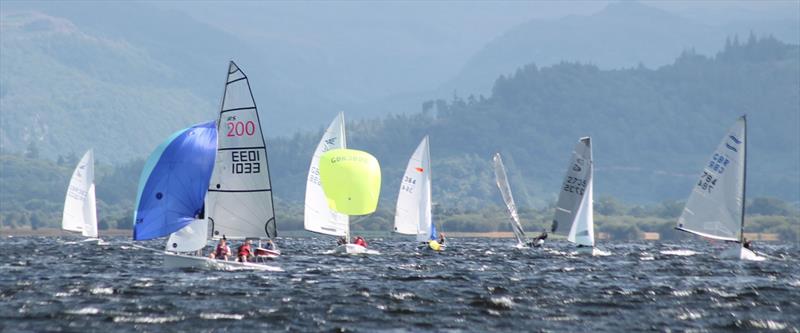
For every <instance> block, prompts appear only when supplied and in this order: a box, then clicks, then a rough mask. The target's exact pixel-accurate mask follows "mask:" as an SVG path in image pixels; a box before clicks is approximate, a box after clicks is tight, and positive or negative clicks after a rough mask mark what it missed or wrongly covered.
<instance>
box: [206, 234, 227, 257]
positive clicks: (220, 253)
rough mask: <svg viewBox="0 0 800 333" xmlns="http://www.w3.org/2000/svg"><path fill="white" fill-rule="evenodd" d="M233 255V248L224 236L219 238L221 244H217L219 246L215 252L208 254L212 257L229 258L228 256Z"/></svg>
mask: <svg viewBox="0 0 800 333" xmlns="http://www.w3.org/2000/svg"><path fill="white" fill-rule="evenodd" d="M230 255H231V248H230V247H229V246H228V240H227V239H225V237H224V236H223V237H222V239H220V240H219V244H217V248H216V249H215V250H214V252H211V254H209V255H208V257H209V258H211V259H222V260H228V257H229V256H230Z"/></svg>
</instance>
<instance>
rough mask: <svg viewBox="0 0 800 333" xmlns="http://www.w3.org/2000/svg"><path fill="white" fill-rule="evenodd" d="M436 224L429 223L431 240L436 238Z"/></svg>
mask: <svg viewBox="0 0 800 333" xmlns="http://www.w3.org/2000/svg"><path fill="white" fill-rule="evenodd" d="M436 239H437V237H436V224H434V223H431V240H436Z"/></svg>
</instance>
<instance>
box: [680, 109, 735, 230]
mask: <svg viewBox="0 0 800 333" xmlns="http://www.w3.org/2000/svg"><path fill="white" fill-rule="evenodd" d="M746 133H747V129H746V119H745V117H744V116H742V117H741V118H739V120H737V121H736V124H734V125H733V127H731V129H730V130H729V131H728V134H726V135H725V137H723V138H722V142H720V144H719V146H717V149H716V150H715V151H714V153H713V154H712V155H711V158H710V159H709V161H708V163H706V164H705V167H704V168H703V173H702V174H701V175H700V179H699V180H698V181H697V182H696V183H695V186H694V188H693V189H692V194H691V195H689V200H688V201H687V202H686V207H684V209H683V213H682V214H681V216H680V218H678V225H677V227H676V228H677V229H678V230H682V231H686V232H690V233H693V234H696V235H700V236H703V237H707V238H712V239H719V240H726V241H735V242H740V241H741V237H742V228H743V225H744V192H745V191H744V186H745V164H746V158H745V157H746V151H745V150H746V141H745V140H747V138H746Z"/></svg>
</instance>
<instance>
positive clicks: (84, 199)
mask: <svg viewBox="0 0 800 333" xmlns="http://www.w3.org/2000/svg"><path fill="white" fill-rule="evenodd" d="M94 192H95V189H94V153H93V152H92V150H91V149H90V150H89V151H87V152H86V153H85V154H83V157H82V158H81V160H80V162H78V166H77V167H75V171H73V172H72V178H70V181H69V188H68V189H67V195H66V198H65V199H64V212H63V215H62V218H61V228H62V229H64V230H67V231H74V232H80V233H81V234H82V235H83V236H85V237H92V238H96V237H97V207H96V202H95V193H94Z"/></svg>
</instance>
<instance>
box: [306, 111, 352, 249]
mask: <svg viewBox="0 0 800 333" xmlns="http://www.w3.org/2000/svg"><path fill="white" fill-rule="evenodd" d="M339 148H347V138H346V136H345V130H344V114H343V113H339V115H337V116H336V118H335V119H333V121H332V122H331V124H330V126H328V129H327V130H326V131H325V134H323V135H322V139H320V140H319V144H317V149H316V150H314V156H313V157H312V158H311V165H310V166H309V167H308V178H307V180H306V201H305V213H304V215H303V220H304V227H305V229H306V230H308V231H312V232H317V233H321V234H326V235H331V236H343V237H349V233H350V218H349V217H348V216H347V215H344V214H340V213H337V212H335V211H333V210H332V209H330V208H329V207H328V200H327V199H326V198H325V192H323V190H322V183H321V181H320V177H319V159H320V157H322V154H324V153H325V152H327V151H328V150H331V149H339Z"/></svg>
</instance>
